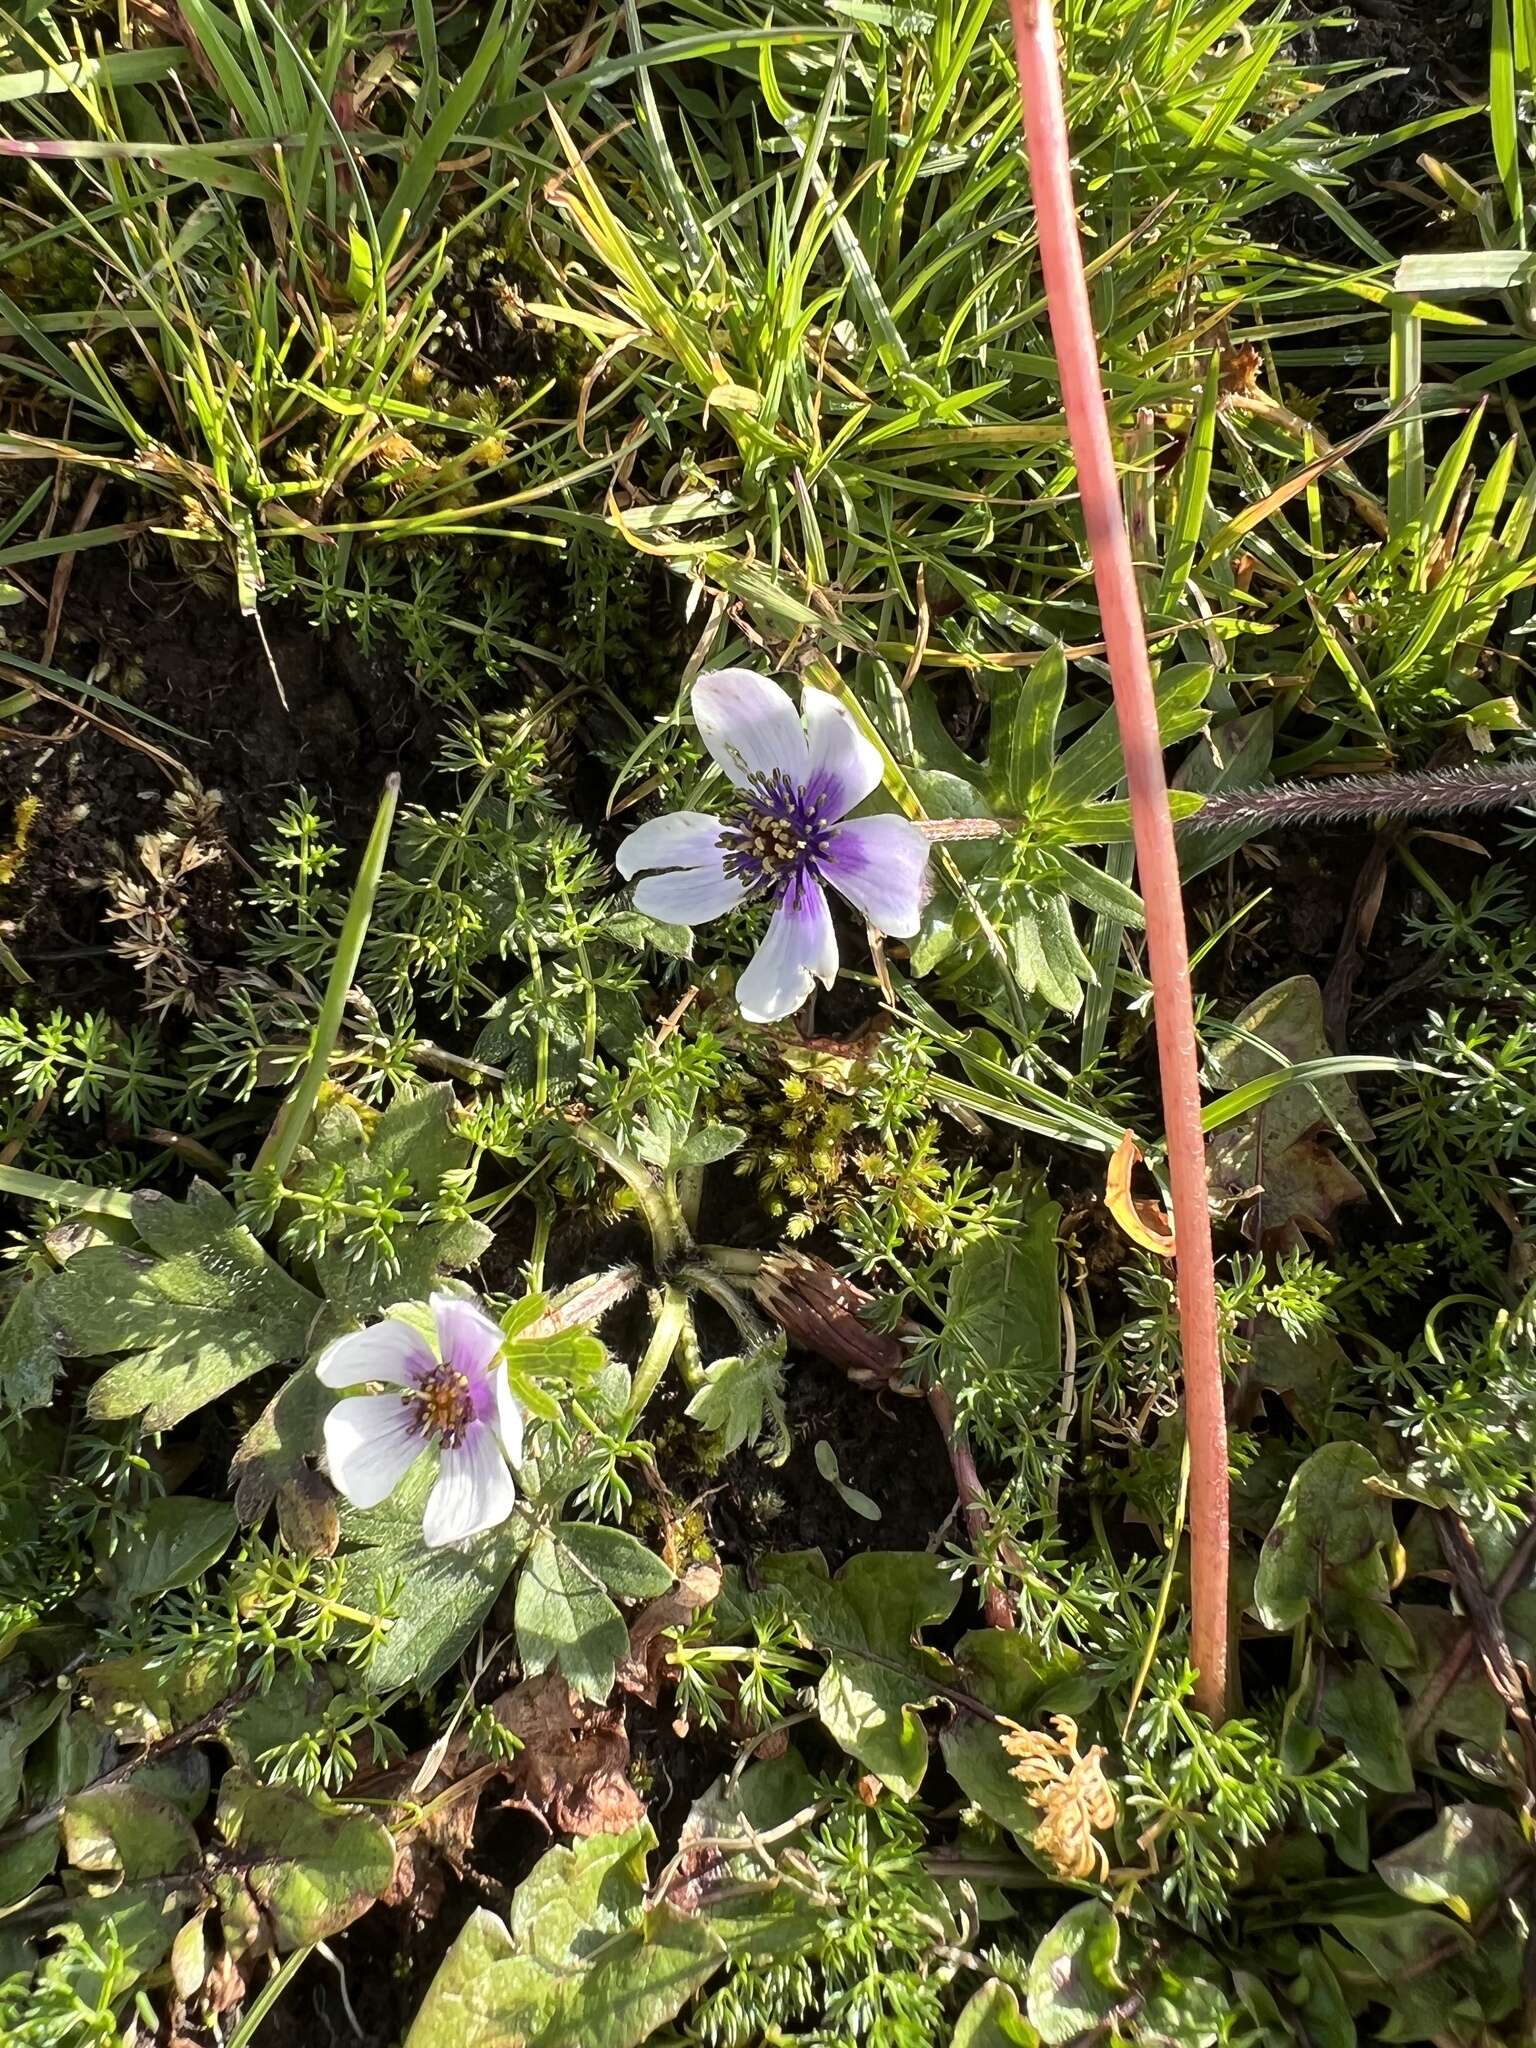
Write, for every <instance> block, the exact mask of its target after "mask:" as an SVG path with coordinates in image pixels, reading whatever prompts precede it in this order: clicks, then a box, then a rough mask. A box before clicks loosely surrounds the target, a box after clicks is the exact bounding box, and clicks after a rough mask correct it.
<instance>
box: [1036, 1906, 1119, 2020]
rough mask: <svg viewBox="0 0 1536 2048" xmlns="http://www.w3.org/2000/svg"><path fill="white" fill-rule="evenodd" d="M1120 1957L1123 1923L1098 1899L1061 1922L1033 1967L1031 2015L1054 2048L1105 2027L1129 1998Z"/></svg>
mask: <svg viewBox="0 0 1536 2048" xmlns="http://www.w3.org/2000/svg"><path fill="white" fill-rule="evenodd" d="M1119 1957H1120V1923H1119V1921H1118V1920H1117V1919H1116V1918H1115V1916H1114V1914H1113V1913H1112V1912H1111V1911H1110V1910H1109V1908H1108V1906H1104V1905H1101V1904H1100V1903H1099V1901H1098V1900H1097V1899H1085V1900H1084V1901H1083V1903H1082V1905H1080V1906H1074V1907H1072V1909H1071V1911H1070V1912H1067V1913H1064V1914H1063V1915H1062V1916H1061V1918H1060V1919H1059V1920H1058V1921H1057V1922H1056V1925H1055V1926H1054V1927H1053V1928H1052V1929H1051V1931H1050V1933H1049V1934H1048V1935H1047V1936H1046V1937H1045V1939H1044V1941H1042V1942H1041V1944H1040V1946H1039V1947H1038V1948H1037V1949H1036V1950H1035V1953H1034V1958H1033V1960H1032V1961H1031V1963H1030V1966H1029V1996H1028V2006H1029V2017H1030V2018H1031V2020H1033V2022H1034V2024H1035V2025H1036V2026H1037V2027H1038V2028H1039V2030H1040V2038H1041V2040H1042V2041H1045V2042H1046V2043H1048V2044H1050V2048H1056V2044H1059V2043H1063V2042H1067V2041H1071V2040H1074V2039H1075V2038H1076V2037H1077V2036H1078V2035H1079V2034H1092V2033H1095V2032H1097V2031H1098V2030H1099V2029H1100V2028H1101V2027H1102V2026H1103V2024H1104V2022H1105V2021H1106V2020H1107V2019H1108V2018H1109V2015H1110V2014H1111V2013H1112V2012H1113V2011H1114V2009H1115V2007H1116V2006H1117V2005H1118V2004H1119V2003H1120V2001H1121V1999H1122V1998H1124V1996H1125V1985H1124V1984H1123V1983H1122V1982H1121V1980H1120V1976H1119V1974H1118V1970H1117V1967H1116V1966H1117V1964H1118V1962H1119Z"/></svg>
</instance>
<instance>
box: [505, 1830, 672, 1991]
mask: <svg viewBox="0 0 1536 2048" xmlns="http://www.w3.org/2000/svg"><path fill="white" fill-rule="evenodd" d="M655 1841H656V1837H655V1835H654V1834H653V1833H652V1832H651V1829H650V1826H649V1824H648V1823H646V1822H644V1821H641V1822H640V1823H638V1825H636V1826H635V1827H632V1828H626V1829H624V1830H623V1831H622V1832H621V1833H619V1834H616V1835H590V1836H588V1837H587V1839H586V1840H585V1841H580V1842H575V1843H573V1844H572V1845H571V1847H570V1848H568V1849H551V1850H550V1851H549V1852H548V1853H547V1854H546V1855H544V1856H541V1857H540V1858H539V1860H538V1862H537V1863H536V1864H535V1865H534V1866H533V1869H532V1870H531V1871H529V1873H528V1875H527V1877H525V1878H524V1879H523V1882H522V1883H521V1884H520V1885H519V1886H518V1888H517V1892H516V1894H515V1896H514V1897H513V1900H512V1916H511V1929H512V1936H513V1940H514V1942H515V1943H516V1946H517V1948H518V1949H519V1950H520V1951H521V1952H522V1953H523V1954H525V1955H530V1956H534V1957H536V1958H537V1960H538V1961H539V1962H541V1963H543V1964H544V1965H545V1966H546V1967H547V1968H549V1969H551V1970H569V1969H578V1968H579V1967H580V1966H581V1964H582V1962H583V1961H584V1960H585V1958H586V1957H587V1956H588V1955H589V1954H590V1953H591V1951H592V1950H593V1949H594V1948H597V1947H599V1946H600V1945H601V1944H602V1943H603V1942H604V1941H606V1940H607V1938H608V1937H609V1936H610V1935H613V1934H622V1933H623V1932H624V1931H625V1929H626V1928H628V1927H630V1926H631V1925H632V1924H633V1922H634V1919H635V1916H636V1915H637V1914H638V1913H639V1911H640V1908H641V1907H642V1905H643V1904H644V1903H645V1886H646V1860H645V1859H646V1855H647V1852H648V1851H649V1850H650V1849H652V1848H653V1847H654V1846H655Z"/></svg>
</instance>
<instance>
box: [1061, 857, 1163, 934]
mask: <svg viewBox="0 0 1536 2048" xmlns="http://www.w3.org/2000/svg"><path fill="white" fill-rule="evenodd" d="M1051 859H1052V861H1053V862H1054V863H1055V866H1056V868H1057V870H1058V872H1059V874H1060V877H1061V884H1062V887H1063V888H1064V889H1065V890H1066V891H1067V893H1068V895H1069V896H1071V897H1072V899H1073V901H1074V902H1076V903H1081V904H1082V905H1083V907H1084V909H1085V910H1091V911H1093V913H1094V914H1095V916H1098V917H1112V918H1114V919H1115V921H1116V922H1117V923H1118V924H1123V925H1130V926H1132V927H1133V928H1135V929H1136V930H1140V928H1141V926H1142V925H1144V924H1145V923H1146V917H1147V914H1146V908H1145V906H1144V905H1143V903H1142V900H1141V898H1140V897H1139V896H1138V895H1137V894H1136V891H1135V890H1134V889H1133V888H1132V887H1131V886H1130V884H1129V883H1128V882H1121V881H1118V880H1117V879H1116V878H1115V876H1113V875H1110V874H1106V873H1105V871H1104V869H1103V868H1101V867H1096V866H1095V865H1094V863H1093V862H1092V861H1090V860H1084V859H1083V857H1082V855H1081V854H1080V853H1073V852H1072V850H1071V848H1070V847H1066V846H1058V847H1055V848H1053V849H1052V852H1051Z"/></svg>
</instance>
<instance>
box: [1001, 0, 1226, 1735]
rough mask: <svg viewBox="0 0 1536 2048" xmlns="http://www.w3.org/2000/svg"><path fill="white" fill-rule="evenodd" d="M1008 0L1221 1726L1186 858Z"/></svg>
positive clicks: (1054, 76) (1063, 215)
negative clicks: (1114, 777) (1103, 664)
mask: <svg viewBox="0 0 1536 2048" xmlns="http://www.w3.org/2000/svg"><path fill="white" fill-rule="evenodd" d="M1011 4H1012V9H1013V29H1014V45H1015V54H1016V56H1017V58H1018V70H1019V92H1020V97H1021V100H1022V104H1023V110H1024V139H1025V145H1026V149H1027V152H1028V157H1029V177H1030V185H1031V188H1032V191H1033V195H1034V201H1035V214H1036V221H1037V226H1038V231H1039V237H1040V261H1041V268H1042V271H1043V273H1044V280H1045V292H1046V304H1047V308H1048V310H1049V314H1050V322H1051V334H1052V338H1053V339H1054V342H1055V345H1056V354H1057V359H1058V362H1059V364H1060V368H1061V390H1062V404H1063V408H1064V410H1065V413H1066V418H1067V430H1068V433H1069V435H1070V437H1071V442H1072V453H1073V456H1074V457H1075V459H1076V462H1077V473H1078V482H1079V486H1080V495H1081V499H1082V507H1083V521H1084V525H1085V527H1086V530H1087V538H1088V546H1089V550H1090V552H1091V554H1092V557H1093V574H1094V582H1095V585H1096V586H1097V589H1098V596H1099V609H1100V612H1101V614H1102V617H1103V625H1104V639H1105V642H1106V644H1107V647H1108V650H1109V670H1110V679H1111V682H1112V683H1113V686H1114V696H1115V711H1116V714H1117V716H1118V719H1119V724H1120V740H1121V746H1122V748H1123V750H1124V754H1125V774H1126V785H1127V789H1128V793H1129V796H1130V804H1131V822H1132V829H1133V832H1134V835H1135V841H1136V860H1137V868H1138V871H1139V877H1140V882H1141V893H1142V897H1143V900H1144V901H1145V903H1146V909H1147V954H1148V966H1149V969H1150V974H1151V981H1152V993H1153V1004H1154V1009H1155V1014H1156V1021H1157V1051H1158V1064H1159V1068H1160V1070H1161V1076H1162V1094H1163V1117H1164V1123H1165V1125H1166V1129H1167V1141H1168V1168H1169V1180H1170V1185H1171V1191H1172V1207H1173V1222H1174V1229H1175V1231H1176V1233H1177V1236H1178V1244H1179V1256H1178V1283H1179V1321H1180V1325H1181V1330H1182V1336H1183V1348H1184V1409H1185V1422H1186V1429H1187V1432H1188V1437H1189V1448H1190V1531H1191V1605H1192V1608H1193V1618H1192V1630H1191V1635H1192V1641H1191V1654H1192V1661H1193V1663H1194V1665H1195V1668H1196V1670H1197V1672H1198V1674H1199V1675H1198V1681H1197V1685H1198V1689H1197V1693H1196V1698H1197V1700H1198V1702H1199V1704H1200V1707H1201V1708H1202V1710H1203V1711H1204V1712H1205V1713H1207V1714H1208V1715H1210V1717H1211V1718H1212V1719H1213V1720H1217V1721H1219V1720H1221V1719H1222V1718H1223V1716H1224V1714H1225V1710H1226V1696H1227V1635H1228V1624H1227V1572H1228V1546H1229V1540H1230V1539H1229V1500H1228V1474H1227V1419H1226V1408H1225V1402H1224V1399H1223V1389H1222V1374H1221V1332H1220V1323H1219V1320H1218V1316H1217V1308H1216V1272H1215V1264H1214V1260H1213V1257H1212V1252H1211V1217H1210V1208H1209V1203H1208V1199H1207V1190H1206V1172H1205V1138H1204V1134H1203V1132H1202V1130H1201V1126H1200V1078H1199V1061H1198V1049H1197V1045H1196V1039H1195V1016H1194V1004H1193V1001H1192V999H1191V995H1190V986H1189V948H1188V942H1187V939H1186V935H1185V930H1184V903H1183V897H1182V895H1181V892H1180V887H1179V862H1178V852H1177V848H1176V846H1175V842H1174V834H1173V818H1172V816H1171V814H1170V811H1169V807H1168V784H1167V779H1166V777H1165V775H1164V772H1163V751H1162V742H1161V739H1160V737H1159V735H1158V729H1157V702H1156V698H1155V695H1154V693H1153V688H1152V670H1151V665H1150V663H1149V661H1148V659H1147V641H1146V632H1145V628H1144V626H1143V623H1142V616H1141V601H1140V597H1139V595H1138V592H1137V588H1136V568H1135V563H1134V561H1133V560H1132V557H1131V548H1130V541H1129V539H1128V537H1127V534H1126V530H1125V516H1124V512H1123V510H1122V507H1121V499H1120V480H1119V477H1118V475H1117V473H1116V468H1115V454H1114V447H1113V444H1112V442H1111V440H1110V432H1109V414H1108V412H1107V410H1106V408H1105V404H1104V386H1103V380H1102V376H1101V373H1100V368H1099V355H1098V340H1097V337H1096V335H1095V333H1094V326H1093V311H1092V308H1091V306H1090V305H1089V301H1088V284H1087V279H1086V277H1085V275H1084V271H1083V251H1082V242H1081V239H1080V237H1079V233H1078V225H1077V207H1076V202H1075V199H1074V197H1073V192H1072V158H1071V145H1070V143H1069V141H1068V137H1067V120H1066V109H1065V107H1064V105H1063V101H1062V87H1061V68H1060V63H1059V59H1058V56H1057V41H1056V22H1055V16H1054V10H1053V8H1052V7H1051V4H1050V0H1011Z"/></svg>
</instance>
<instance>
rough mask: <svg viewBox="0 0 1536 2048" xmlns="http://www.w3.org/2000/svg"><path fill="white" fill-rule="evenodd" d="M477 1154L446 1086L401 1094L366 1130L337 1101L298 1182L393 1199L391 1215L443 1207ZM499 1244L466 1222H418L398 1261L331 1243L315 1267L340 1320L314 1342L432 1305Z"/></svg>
mask: <svg viewBox="0 0 1536 2048" xmlns="http://www.w3.org/2000/svg"><path fill="white" fill-rule="evenodd" d="M470 1152H471V1147H470V1144H469V1141H468V1139H466V1138H464V1137H463V1136H461V1135H460V1132H459V1128H458V1102H457V1099H456V1097H455V1095H454V1092H453V1089H452V1087H451V1086H450V1085H449V1084H448V1083H447V1082H446V1081H445V1082H443V1083H441V1084H440V1085H438V1086H435V1087H431V1088H422V1089H419V1090H418V1091H417V1092H416V1094H414V1095H401V1096H397V1097H396V1098H395V1100H394V1101H393V1102H392V1103H391V1104H390V1106H389V1108H388V1109H387V1110H385V1112H384V1114H383V1115H382V1116H381V1117H379V1118H377V1120H375V1121H373V1122H372V1123H371V1125H365V1123H364V1121H363V1119H362V1118H361V1117H360V1116H359V1115H358V1113H357V1111H356V1110H355V1109H354V1108H353V1107H352V1105H351V1104H350V1103H349V1102H344V1101H335V1102H332V1103H331V1104H330V1105H329V1106H328V1107H327V1108H326V1110H325V1111H324V1113H323V1114H322V1116H321V1117H320V1119H319V1122H318V1123H317V1125H316V1127H315V1131H314V1134H313V1136H312V1139H311V1141H310V1146H309V1149H308V1150H307V1151H303V1152H301V1153H300V1154H299V1164H298V1166H297V1167H296V1169H295V1171H294V1173H293V1174H292V1175H291V1176H290V1179H291V1180H292V1181H293V1182H294V1183H295V1184H296V1185H297V1186H299V1187H301V1188H302V1187H304V1186H306V1185H308V1184H313V1185H314V1186H315V1187H316V1188H317V1189H325V1190H326V1191H328V1192H331V1191H333V1183H334V1181H335V1177H336V1175H337V1173H338V1171H339V1173H340V1176H341V1187H340V1194H341V1198H342V1199H343V1200H345V1201H347V1202H351V1203H357V1204H359V1205H361V1206H364V1207H367V1206H368V1205H369V1203H370V1201H377V1200H385V1199H387V1201H388V1205H389V1206H390V1207H392V1208H400V1207H403V1206H408V1205H409V1206H422V1205H425V1204H429V1203H431V1202H433V1201H435V1200H436V1199H437V1198H438V1197H439V1195H440V1193H441V1190H442V1186H443V1183H444V1181H445V1179H447V1177H448V1176H450V1175H452V1174H455V1173H457V1172H459V1171H460V1169H461V1168H463V1167H464V1166H465V1165H466V1164H467V1163H468V1161H469V1158H470ZM490 1242H491V1233H490V1231H489V1230H487V1229H486V1228H485V1226H484V1224H482V1223H477V1222H475V1221H474V1220H473V1219H470V1218H465V1219H462V1220H458V1221H450V1222H428V1223H417V1224H412V1225H410V1226H408V1227H405V1228H401V1229H397V1230H395V1231H393V1232H392V1234H391V1237H390V1249H391V1252H392V1254H393V1259H392V1261H382V1262H370V1261H369V1260H368V1259H366V1258H359V1257H358V1256H357V1252H358V1247H357V1245H356V1243H355V1242H353V1241H352V1240H351V1239H350V1238H348V1237H342V1238H340V1239H333V1240H332V1242H331V1243H330V1244H328V1245H327V1246H326V1248H325V1250H324V1251H323V1252H322V1253H321V1254H320V1256H319V1257H318V1258H317V1259H316V1261H315V1274H316V1278H317V1279H318V1280H319V1282H320V1285H321V1288H322V1289H323V1291H324V1293H325V1298H326V1300H327V1301H328V1302H329V1303H330V1304H331V1306H332V1308H333V1310H334V1311H335V1312H336V1313H335V1316H334V1317H332V1318H330V1319H328V1320H327V1324H326V1325H325V1326H324V1327H323V1328H322V1329H321V1330H319V1331H317V1333H316V1342H317V1343H319V1342H321V1341H323V1340H324V1339H326V1338H328V1337H330V1336H332V1335H336V1334H339V1333H340V1332H341V1331H342V1330H344V1329H346V1328H348V1327H350V1325H351V1324H353V1323H366V1322H371V1321H372V1320H374V1319H375V1318H376V1317H378V1316H381V1315H382V1314H383V1313H384V1311H385V1310H386V1309H388V1308H391V1307H393V1305H394V1304H395V1303H396V1302H401V1301H425V1300H426V1299H427V1297H428V1295H430V1294H431V1292H432V1290H433V1288H434V1287H435V1286H436V1284H437V1282H438V1280H439V1279H440V1278H441V1276H442V1275H443V1274H444V1273H456V1272H458V1271H459V1270H460V1269H461V1268H462V1267H464V1266H469V1265H473V1263H474V1262H475V1260H476V1259H478V1258H479V1257H480V1255H481V1253H482V1252H484V1251H485V1250H486V1248H487V1247H488V1246H489V1244H490Z"/></svg>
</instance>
